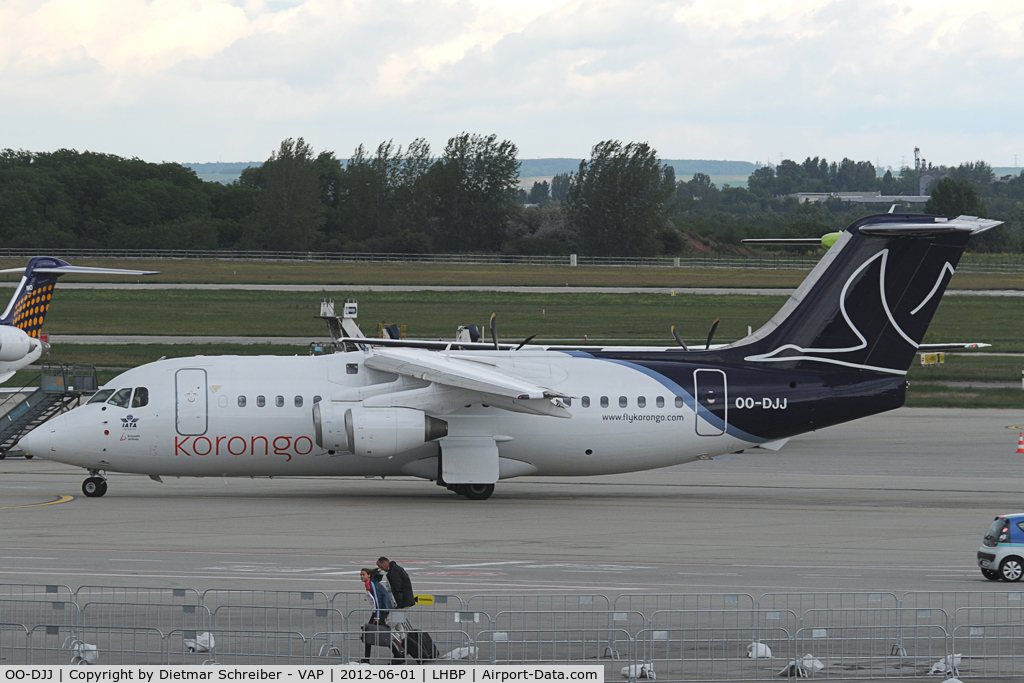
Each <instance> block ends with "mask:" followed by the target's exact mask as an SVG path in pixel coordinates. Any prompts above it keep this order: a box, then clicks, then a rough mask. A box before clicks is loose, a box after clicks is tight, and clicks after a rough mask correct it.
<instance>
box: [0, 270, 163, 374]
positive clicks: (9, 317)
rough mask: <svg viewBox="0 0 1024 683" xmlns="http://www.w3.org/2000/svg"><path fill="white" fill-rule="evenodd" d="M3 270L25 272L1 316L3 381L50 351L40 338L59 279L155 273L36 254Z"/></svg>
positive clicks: (1, 370)
mask: <svg viewBox="0 0 1024 683" xmlns="http://www.w3.org/2000/svg"><path fill="white" fill-rule="evenodd" d="M0 273H22V276H21V282H19V283H18V286H17V287H16V288H15V290H14V296H12V297H11V301H10V302H9V303H8V304H7V308H6V309H5V310H4V312H3V314H2V315H0V383H2V382H6V381H7V380H9V379H10V378H11V377H13V376H14V373H15V372H17V371H18V370H21V369H22V368H24V367H26V366H29V365H31V364H32V363H34V362H36V361H37V360H39V358H40V357H41V356H42V355H43V354H44V353H46V352H47V351H48V350H49V347H48V346H47V344H46V343H45V342H43V341H42V340H41V339H40V338H39V331H40V330H41V329H42V327H43V320H44V319H45V318H46V312H47V311H48V310H49V308H50V299H52V298H53V288H54V285H56V284H57V278H59V277H60V276H61V275H69V274H72V273H77V274H83V275H98V274H104V275H153V274H155V271H149V270H123V269H119V268H90V267H87V266H73V265H71V264H70V263H68V262H67V261H62V260H60V259H59V258H54V257H52V256H34V257H33V258H32V259H31V260H29V262H28V265H27V266H25V268H24V269H22V268H7V269H5V270H0Z"/></svg>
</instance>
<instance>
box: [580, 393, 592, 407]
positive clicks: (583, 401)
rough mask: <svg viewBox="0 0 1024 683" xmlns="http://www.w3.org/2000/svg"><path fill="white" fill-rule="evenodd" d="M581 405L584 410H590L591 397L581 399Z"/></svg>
mask: <svg viewBox="0 0 1024 683" xmlns="http://www.w3.org/2000/svg"><path fill="white" fill-rule="evenodd" d="M580 405H581V406H583V407H584V408H589V407H590V397H589V396H584V397H583V398H581V399H580Z"/></svg>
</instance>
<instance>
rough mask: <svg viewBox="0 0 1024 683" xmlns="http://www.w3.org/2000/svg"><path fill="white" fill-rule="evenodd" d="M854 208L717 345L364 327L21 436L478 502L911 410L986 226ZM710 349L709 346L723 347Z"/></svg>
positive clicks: (239, 362) (187, 468)
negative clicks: (419, 334) (777, 298)
mask: <svg viewBox="0 0 1024 683" xmlns="http://www.w3.org/2000/svg"><path fill="white" fill-rule="evenodd" d="M998 224H999V223H998V222H997V221H988V220H982V219H977V218H974V217H967V216H961V217H958V218H946V217H936V216H922V215H920V214H917V215H912V214H909V215H894V214H883V215H880V216H871V217H868V218H865V219H861V220H859V221H857V222H855V223H854V224H852V225H851V226H850V227H849V228H848V229H847V230H846V232H844V233H843V234H842V236H841V237H839V239H838V240H837V241H836V244H835V245H834V246H833V247H832V248H831V249H830V250H829V251H828V252H827V253H826V254H825V256H824V257H823V258H822V260H821V262H820V263H819V264H818V265H817V267H816V268H815V269H814V270H813V271H812V272H811V273H810V275H808V277H807V279H806V280H805V281H804V283H803V284H802V285H801V286H800V287H799V288H798V289H797V291H796V292H795V293H794V294H793V296H792V297H791V298H790V299H789V301H788V302H787V303H786V304H785V305H784V306H783V307H782V309H781V310H780V311H779V312H778V313H777V314H776V315H775V317H773V318H772V319H771V320H770V321H769V322H768V323H767V324H765V325H764V326H763V327H762V328H761V329H759V330H757V331H756V332H754V333H753V334H751V335H749V336H747V337H745V338H744V339H741V340H739V341H737V342H735V343H732V344H727V345H725V346H721V347H717V348H715V347H711V348H706V349H703V350H701V349H693V348H691V349H684V348H680V347H678V346H676V347H671V348H660V347H659V348H638V347H619V348H607V347H605V348H596V347H582V348H567V347H542V346H524V345H519V346H501V345H499V344H498V343H497V340H495V342H494V344H493V345H486V344H468V343H461V342H416V341H406V340H368V339H366V338H361V339H349V340H347V341H348V342H350V343H351V344H354V345H359V347H358V350H355V351H349V352H345V353H337V354H333V355H326V356H303V357H300V356H296V357H274V356H264V357H257V358H251V357H249V358H243V357H235V356H211V357H204V356H198V357H193V358H180V359H174V360H163V361H158V362H156V363H150V364H147V365H143V366H140V367H138V368H135V369H133V370H129V371H128V372H125V373H124V374H122V375H120V376H118V377H117V378H115V379H113V380H112V381H111V382H109V383H108V384H107V385H106V386H105V387H104V388H103V389H102V390H101V391H99V392H98V393H97V394H96V395H95V396H94V397H93V398H92V400H90V401H89V403H88V404H87V405H84V406H81V407H79V408H76V409H74V410H72V411H70V412H68V413H66V414H64V415H61V416H58V417H56V418H54V419H52V420H50V421H49V422H47V423H46V424H44V425H42V426H40V427H38V428H36V429H35V430H34V431H33V432H31V433H30V434H29V435H28V436H26V437H25V438H23V439H22V441H21V443H20V447H21V448H23V449H24V450H25V451H26V452H28V453H30V454H32V455H36V456H39V457H41V458H45V459H50V460H56V461H60V462H64V463H69V464H72V465H77V466H80V467H83V468H86V469H87V470H89V472H90V476H89V478H88V479H86V480H85V483H84V484H83V491H84V492H85V494H86V495H87V496H102V495H103V494H104V493H105V492H106V490H107V483H106V479H105V477H104V475H103V473H104V472H136V473H142V474H148V475H150V476H151V477H152V478H154V479H156V480H158V481H159V480H160V477H161V476H166V475H172V476H228V477H235V476H288V475H297V476H341V475H362V476H398V475H411V476H414V477H421V478H423V479H430V480H434V481H436V482H437V483H438V484H442V485H445V486H447V487H448V488H450V489H452V490H454V491H456V492H457V493H459V494H461V495H464V496H466V497H467V498H471V499H483V498H487V497H489V496H490V495H491V493H492V492H493V491H494V484H495V482H497V481H498V480H500V479H506V478H509V477H518V476H526V475H539V476H562V475H589V474H610V473H616V472H628V471H636V470H644V469H652V468H657V467H664V466H668V465H675V464H679V463H685V462H689V461H692V460H695V459H698V458H702V457H713V456H716V455H720V454H724V453H730V452H734V451H737V450H740V449H742V448H746V447H750V446H755V445H761V446H767V447H769V448H772V447H778V446H780V445H781V444H782V443H784V442H785V440H787V439H788V438H789V437H791V436H793V435H795V434H800V433H803V432H807V431H810V430H814V429H820V428H822V427H825V426H828V425H832V424H837V423H840V422H845V421H848V420H852V419H856V418H859V417H863V416H865V415H871V414H875V413H879V412H882V411H886V410H891V409H893V408H897V407H899V406H900V405H902V404H903V401H904V398H905V390H906V372H907V369H908V368H909V366H910V364H911V362H912V361H913V359H914V357H915V354H916V352H917V350H918V349H919V348H920V347H921V346H922V344H921V341H922V339H923V337H924V334H925V332H926V331H927V328H928V324H929V322H930V321H931V319H932V316H933V315H934V314H935V310H936V309H937V308H938V305H939V301H940V299H941V298H942V293H943V292H944V290H945V287H946V285H947V284H948V282H949V277H950V276H951V275H952V273H953V271H954V269H955V267H956V265H957V263H958V262H959V259H960V256H961V254H962V253H963V249H964V247H965V245H966V244H967V241H968V238H969V237H970V235H972V234H975V233H978V232H981V231H983V230H988V229H990V228H992V227H994V226H996V225H998ZM709 346H710V344H709Z"/></svg>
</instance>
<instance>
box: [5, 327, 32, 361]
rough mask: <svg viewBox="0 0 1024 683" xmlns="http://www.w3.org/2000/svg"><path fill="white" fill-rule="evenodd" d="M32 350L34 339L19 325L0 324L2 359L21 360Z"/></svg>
mask: <svg viewBox="0 0 1024 683" xmlns="http://www.w3.org/2000/svg"><path fill="white" fill-rule="evenodd" d="M31 350H32V341H31V340H30V339H29V337H28V335H27V334H25V333H24V332H23V331H22V330H20V329H18V328H17V327H12V326H10V325H0V361H2V362H5V363H10V362H12V361H16V360H21V359H22V358H24V357H25V356H27V355H28V354H29V351H31Z"/></svg>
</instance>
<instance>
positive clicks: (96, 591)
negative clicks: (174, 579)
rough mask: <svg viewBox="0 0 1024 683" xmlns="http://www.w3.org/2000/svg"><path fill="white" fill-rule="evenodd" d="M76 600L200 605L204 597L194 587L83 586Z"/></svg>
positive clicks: (79, 602) (80, 601) (81, 601)
mask: <svg viewBox="0 0 1024 683" xmlns="http://www.w3.org/2000/svg"><path fill="white" fill-rule="evenodd" d="M74 600H75V602H77V603H78V604H79V605H84V604H85V603H87V602H132V603H139V604H157V603H159V604H169V605H199V604H202V599H201V597H200V595H199V592H198V591H196V590H194V589H192V588H157V587H152V586H81V587H79V589H78V590H76V591H75V594H74Z"/></svg>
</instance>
